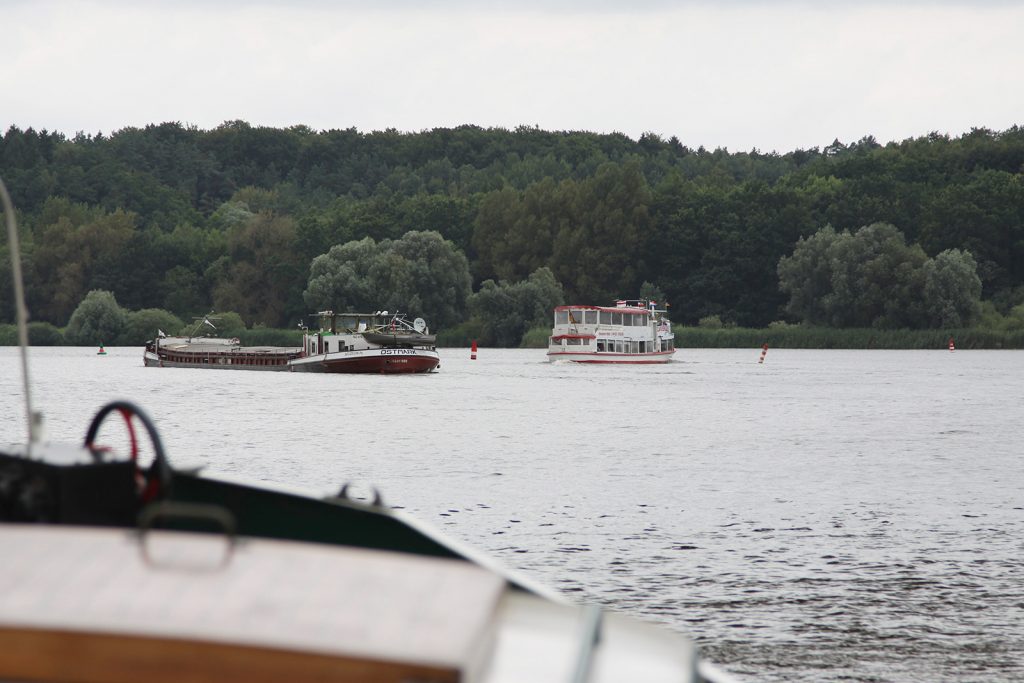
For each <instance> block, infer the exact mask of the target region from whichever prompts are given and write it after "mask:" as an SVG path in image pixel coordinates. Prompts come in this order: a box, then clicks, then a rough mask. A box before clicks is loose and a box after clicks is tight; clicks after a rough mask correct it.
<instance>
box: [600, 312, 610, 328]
mask: <svg viewBox="0 0 1024 683" xmlns="http://www.w3.org/2000/svg"><path fill="white" fill-rule="evenodd" d="M601 324H602V325H611V324H612V312H611V311H601Z"/></svg>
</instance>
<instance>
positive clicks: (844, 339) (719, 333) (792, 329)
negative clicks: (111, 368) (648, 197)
mask: <svg viewBox="0 0 1024 683" xmlns="http://www.w3.org/2000/svg"><path fill="white" fill-rule="evenodd" d="M30 327H32V326H30ZM45 327H46V329H45V330H40V331H41V332H43V331H45V332H46V334H32V333H31V331H30V335H29V342H30V345H31V346H65V344H64V343H63V335H62V334H61V332H60V330H59V329H57V328H53V327H52V326H45ZM453 332H454V331H453ZM550 332H551V329H550V328H546V327H545V328H542V327H537V328H534V329H532V330H529V331H528V332H527V333H526V334H525V335H524V336H523V341H522V343H521V344H520V345H519V348H530V349H543V348H547V340H548V335H549V334H550ZM232 336H238V337H239V338H240V339H241V340H242V343H243V344H244V345H247V346H263V345H271V346H301V333H300V332H297V331H296V330H291V329H288V330H283V329H282V330H278V329H274V328H259V329H253V330H241V331H238V333H237V334H235V333H232ZM437 337H438V344H437V346H438V348H462V347H469V345H470V344H471V343H472V342H473V340H472V339H469V338H464V335H463V334H459V333H457V332H456V333H455V334H448V335H446V334H445V331H444V330H441V331H439V332H438V335H437ZM675 337H676V348H681V349H686V348H691V349H697V348H709V349H715V348H717V349H729V348H735V349H743V348H760V347H762V346H763V345H764V344H768V347H769V348H779V349H889V350H901V349H902V350H924V349H948V348H949V341H950V339H952V340H953V345H954V348H956V349H993V350H996V349H1008V350H1010V349H1024V330H1005V331H1004V330H990V329H984V328H965V329H953V330H873V329H864V328H851V329H833V328H825V327H805V326H803V325H773V326H772V327H767V328H750V327H726V328H720V329H710V328H703V327H681V326H678V325H677V326H676V332H675ZM477 341H478V343H479V344H480V345H482V346H489V344H485V343H483V341H482V340H477ZM102 343H104V342H103V341H102V340H97V342H96V346H97V347H98V346H100V345H101V344H102ZM115 345H116V344H115ZM138 345H139V346H141V345H142V344H141V343H140V344H138ZM0 346H17V336H16V334H15V329H14V326H13V325H0ZM108 346H111V344H108ZM509 348H515V347H509Z"/></svg>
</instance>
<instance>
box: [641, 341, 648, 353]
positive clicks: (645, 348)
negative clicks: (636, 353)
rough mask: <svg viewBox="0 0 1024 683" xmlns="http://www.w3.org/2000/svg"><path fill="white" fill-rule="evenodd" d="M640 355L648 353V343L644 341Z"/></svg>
mask: <svg viewBox="0 0 1024 683" xmlns="http://www.w3.org/2000/svg"><path fill="white" fill-rule="evenodd" d="M640 353H647V342H646V341H643V340H641V341H640Z"/></svg>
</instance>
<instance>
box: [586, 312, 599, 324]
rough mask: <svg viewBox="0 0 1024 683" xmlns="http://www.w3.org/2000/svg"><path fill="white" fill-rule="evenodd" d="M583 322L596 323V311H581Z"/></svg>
mask: <svg viewBox="0 0 1024 683" xmlns="http://www.w3.org/2000/svg"><path fill="white" fill-rule="evenodd" d="M583 322H585V323H586V324H587V325H596V324H597V311H583Z"/></svg>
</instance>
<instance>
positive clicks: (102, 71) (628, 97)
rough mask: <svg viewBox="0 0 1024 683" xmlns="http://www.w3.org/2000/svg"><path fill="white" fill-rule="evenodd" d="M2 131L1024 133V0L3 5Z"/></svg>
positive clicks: (803, 139) (16, 0)
mask: <svg viewBox="0 0 1024 683" xmlns="http://www.w3.org/2000/svg"><path fill="white" fill-rule="evenodd" d="M0 27H2V30H0V127H2V130H6V129H7V128H8V127H9V126H11V125H15V126H18V127H21V128H27V127H30V126H31V127H34V128H36V129H42V128H46V129H48V130H58V131H61V132H64V133H66V134H68V135H73V134H74V133H76V132H78V131H82V132H85V133H90V134H95V133H97V132H103V133H105V134H106V133H110V132H113V131H115V130H118V129H121V128H124V127H126V126H139V127H141V126H145V125H147V124H151V123H161V122H164V121H179V122H181V123H183V124H190V125H195V126H198V127H199V128H203V129H209V128H214V127H216V126H217V125H219V124H221V123H223V122H224V121H228V120H235V119H241V120H244V121H248V122H249V123H251V124H253V125H262V126H273V127H287V126H292V125H297V124H304V125H307V126H310V127H311V128H314V129H317V130H323V129H332V128H350V127H355V128H357V129H359V130H362V131H371V130H381V129H384V128H397V129H399V130H403V131H420V130H427V129H430V128H436V127H450V126H457V125H461V124H475V125H479V126H484V127H504V128H514V127H516V126H519V125H528V126H539V127H540V128H543V129H549V130H590V131H597V132H612V131H618V132H621V133H625V134H626V135H629V136H630V137H632V138H637V137H639V136H640V135H641V134H643V133H644V132H654V133H657V134H659V135H661V136H663V137H665V138H668V137H671V136H676V137H678V138H679V140H680V141H681V142H682V143H683V144H685V145H688V146H690V147H699V146H701V145H703V146H705V147H708V148H715V147H726V148H728V149H729V150H731V151H744V150H750V149H753V148H757V149H759V150H761V151H764V152H766V151H771V150H775V151H779V152H787V151H791V150H793V149H797V148H803V149H806V148H811V147H824V146H825V145H828V144H829V143H831V142H832V141H833V140H834V139H836V138H838V139H839V140H840V141H842V142H846V143H849V142H853V141H856V140H858V139H860V138H862V137H864V136H865V135H874V136H875V138H877V139H878V140H879V142H882V143H884V142H888V141H890V140H902V139H904V138H908V137H917V136H920V135H926V134H928V133H929V132H931V131H938V132H940V133H948V134H950V135H953V136H956V135H960V134H962V133H964V132H967V131H969V130H970V129H971V128H972V127H987V128H992V129H995V130H1005V129H1006V128H1009V127H1010V126H1012V125H1015V124H1024V1H1022V2H1000V1H997V0H981V1H977V0H976V1H975V2H966V1H963V2H960V1H957V0H933V1H930V2H929V1H926V0H918V1H916V2H910V3H898V2H895V1H893V2H883V1H878V2H852V1H850V2H843V1H841V0H819V1H818V2H797V1H790V2H772V1H770V0H760V1H757V0H722V1H719V2H710V1H708V2H701V1H694V0H691V1H687V2H668V1H660V2H659V1H656V0H647V1H644V0H641V1H639V2H635V1H634V2H621V3H619V2H611V1H610V0H604V1H597V2H583V1H582V0H555V1H553V2H542V1H540V0H524V1H521V2H505V3H497V2H490V3H488V2H483V1H478V2H471V1H469V0H447V1H445V0H442V1H439V2H426V1H423V2H413V1H412V0H405V1H402V0H390V1H388V0H384V1H381V2H370V1H365V2H358V1H356V0H349V1H347V2H329V1H327V0H291V1H290V2H277V1H274V0H261V1H250V2H243V1H242V0H222V1H221V2H216V1H215V0H212V1H210V2H201V1H199V0H186V1H179V2H171V1H170V0H148V1H146V0H135V1H133V2H129V1H119V0H96V1H94V2H72V1H70V0H53V1H51V0H31V1H28V0H0Z"/></svg>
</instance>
